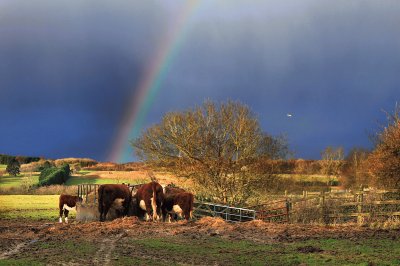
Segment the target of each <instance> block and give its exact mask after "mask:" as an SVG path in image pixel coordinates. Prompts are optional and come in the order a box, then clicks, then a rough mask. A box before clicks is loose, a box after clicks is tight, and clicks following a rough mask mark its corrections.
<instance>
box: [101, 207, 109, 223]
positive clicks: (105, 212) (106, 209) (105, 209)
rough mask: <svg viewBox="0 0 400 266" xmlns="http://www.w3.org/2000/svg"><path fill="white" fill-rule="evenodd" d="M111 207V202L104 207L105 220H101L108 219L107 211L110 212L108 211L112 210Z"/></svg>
mask: <svg viewBox="0 0 400 266" xmlns="http://www.w3.org/2000/svg"><path fill="white" fill-rule="evenodd" d="M110 207H111V204H106V205H105V206H104V207H103V220H100V221H101V222H104V221H105V220H106V217H107V213H108V211H109V210H110Z"/></svg>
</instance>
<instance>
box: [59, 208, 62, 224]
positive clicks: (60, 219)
mask: <svg viewBox="0 0 400 266" xmlns="http://www.w3.org/2000/svg"><path fill="white" fill-rule="evenodd" d="M62 216H63V209H62V208H60V218H59V219H58V222H59V223H62Z"/></svg>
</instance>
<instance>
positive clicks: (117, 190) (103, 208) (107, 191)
mask: <svg viewBox="0 0 400 266" xmlns="http://www.w3.org/2000/svg"><path fill="white" fill-rule="evenodd" d="M98 193H99V213H100V221H101V222H104V221H105V219H106V216H107V213H108V211H109V210H110V208H111V207H112V206H113V207H114V208H116V211H117V212H118V213H119V214H120V215H121V214H122V215H124V216H126V215H127V214H128V209H129V204H130V201H131V192H130V191H129V188H128V186H126V185H121V184H106V185H101V186H100V187H99V189H98ZM116 205H119V206H120V207H116Z"/></svg>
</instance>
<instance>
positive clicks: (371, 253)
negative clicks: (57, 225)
mask: <svg viewBox="0 0 400 266" xmlns="http://www.w3.org/2000/svg"><path fill="white" fill-rule="evenodd" d="M119 242H120V243H119V246H118V247H117V248H115V249H114V250H113V251H112V253H111V254H110V256H111V261H112V265H182V264H184V265H187V264H188V265H359V266H362V265H365V266H367V265H399V263H400V242H399V241H396V240H379V242H376V241H374V240H372V239H367V240H366V241H365V242H362V243H356V244H355V243H354V242H352V241H349V240H346V239H329V238H328V239H321V240H305V241H294V242H287V243H268V244H265V243H257V242H251V241H247V240H236V241H231V240H229V239H223V238H218V237H209V238H205V239H203V240H201V241H199V240H193V239H189V238H188V237H185V236H182V235H179V236H169V237H166V238H157V237H154V238H146V239H130V238H124V239H123V240H120V241H119ZM99 248H100V247H99V246H98V243H95V242H93V241H88V240H86V241H82V240H81V241H77V240H66V241H61V242H60V241H59V240H57V241H56V240H51V239H50V240H48V241H46V242H39V241H38V242H36V243H35V244H34V245H32V246H31V249H32V250H45V253H46V254H47V256H46V257H43V256H42V257H40V256H39V254H38V253H37V252H33V251H32V252H31V253H26V254H24V255H23V256H22V255H19V258H13V259H7V260H3V261H0V265H28V264H29V265H48V263H49V262H50V261H51V259H55V256H57V254H64V256H61V257H60V259H61V261H64V260H65V261H71V260H72V261H81V262H87V263H89V262H90V258H93V257H95V256H96V255H98V254H97V252H98V250H99ZM138 250H141V252H139V253H138ZM48 254H53V255H48ZM83 264H85V263H83Z"/></svg>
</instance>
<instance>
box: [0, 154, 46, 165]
mask: <svg viewBox="0 0 400 266" xmlns="http://www.w3.org/2000/svg"><path fill="white" fill-rule="evenodd" d="M14 159H15V160H17V161H18V162H19V163H20V164H27V163H32V162H38V161H39V160H40V159H42V158H40V157H32V156H21V155H17V156H13V155H7V154H0V164H9V163H10V162H11V161H12V160H14Z"/></svg>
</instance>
